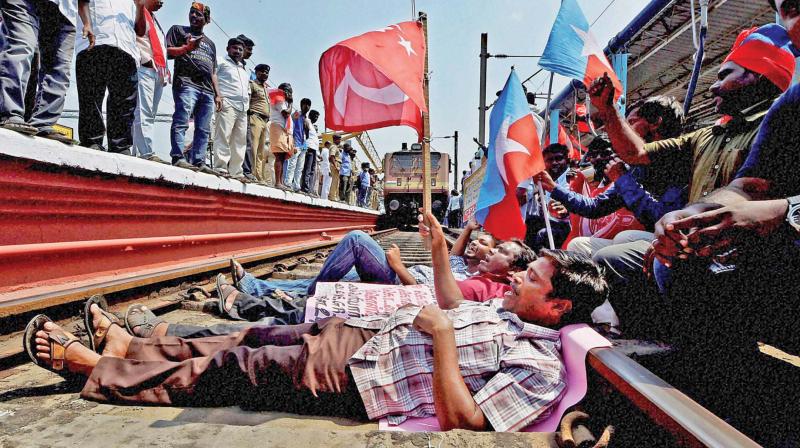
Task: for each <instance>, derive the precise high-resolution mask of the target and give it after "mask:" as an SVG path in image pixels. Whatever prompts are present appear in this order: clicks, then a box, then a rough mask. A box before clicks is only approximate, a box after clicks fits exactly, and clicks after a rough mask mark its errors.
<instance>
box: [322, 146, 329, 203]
mask: <svg viewBox="0 0 800 448" xmlns="http://www.w3.org/2000/svg"><path fill="white" fill-rule="evenodd" d="M330 157H331V142H330V141H329V140H326V141H325V145H323V147H322V151H321V152H320V162H319V174H320V176H322V190H321V191H320V194H319V197H321V198H323V199H328V195H329V194H330V191H331V161H330Z"/></svg>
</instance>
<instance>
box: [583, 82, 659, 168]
mask: <svg viewBox="0 0 800 448" xmlns="http://www.w3.org/2000/svg"><path fill="white" fill-rule="evenodd" d="M589 95H590V97H591V99H592V105H593V106H594V107H595V109H596V111H595V115H596V116H597V117H598V118H600V119H601V120H603V123H604V124H605V130H606V132H607V133H608V138H609V140H611V145H612V146H613V147H614V151H616V153H617V154H619V156H620V158H621V159H622V160H624V161H625V162H627V163H629V164H631V165H647V164H649V163H650V158H649V157H648V156H647V153H646V152H645V150H644V144H645V142H644V140H642V138H641V137H639V134H637V133H636V131H634V130H633V128H631V127H630V125H629V124H628V122H627V121H626V120H625V117H623V116H622V115H620V113H619V111H618V110H617V108H616V107H615V106H614V85H613V84H612V83H611V78H609V77H608V74H604V75H603V76H602V77H600V78H597V79H595V80H594V82H593V83H592V85H591V86H590V87H589Z"/></svg>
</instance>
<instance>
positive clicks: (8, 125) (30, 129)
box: [0, 120, 39, 135]
mask: <svg viewBox="0 0 800 448" xmlns="http://www.w3.org/2000/svg"><path fill="white" fill-rule="evenodd" d="M0 128H5V129H8V130H10V131H15V132H19V133H20V134H24V135H36V133H37V132H39V130H38V129H37V128H36V127H35V126H31V125H29V124H28V123H20V122H16V121H10V120H5V121H3V122H0Z"/></svg>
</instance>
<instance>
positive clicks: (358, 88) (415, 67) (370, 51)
mask: <svg viewBox="0 0 800 448" xmlns="http://www.w3.org/2000/svg"><path fill="white" fill-rule="evenodd" d="M426 51H427V49H426V48H425V36H424V34H423V31H422V25H421V24H420V23H419V22H402V23H398V24H395V25H389V26H388V27H385V28H381V29H379V30H376V31H370V32H368V33H364V34H362V35H360V36H356V37H352V38H350V39H347V40H344V41H342V42H339V43H338V44H336V45H334V46H333V47H331V48H329V49H328V50H326V51H325V53H323V54H322V57H321V58H320V60H319V79H320V86H321V88H322V99H323V102H324V103H325V127H327V128H329V129H333V130H337V131H347V132H355V131H365V130H370V129H376V128H382V127H386V126H396V125H406V126H411V127H413V128H414V129H416V130H417V133H418V134H419V135H420V138H422V132H423V131H422V112H427V107H426V105H425V95H424V90H423V76H424V73H423V72H424V70H425V52H426Z"/></svg>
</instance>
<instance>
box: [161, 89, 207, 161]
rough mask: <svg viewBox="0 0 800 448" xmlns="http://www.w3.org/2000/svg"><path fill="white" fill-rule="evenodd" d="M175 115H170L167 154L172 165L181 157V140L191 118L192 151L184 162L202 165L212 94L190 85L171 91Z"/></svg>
mask: <svg viewBox="0 0 800 448" xmlns="http://www.w3.org/2000/svg"><path fill="white" fill-rule="evenodd" d="M172 98H173V100H174V101H175V113H173V114H172V127H171V128H170V143H171V144H172V150H171V151H170V153H169V155H170V156H172V160H173V162H174V161H175V160H177V159H179V158H181V157H183V147H184V137H185V134H186V129H188V128H189V118H190V117H191V116H192V115H194V138H193V140H192V149H191V150H190V151H189V154H187V157H186V159H187V160H188V161H189V163H191V164H192V165H202V164H204V163H205V160H206V148H207V147H208V136H209V135H210V133H211V117H212V116H213V115H214V94H213V93H212V92H207V91H205V90H201V89H198V88H197V87H194V86H189V85H182V86H180V87H173V88H172Z"/></svg>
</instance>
